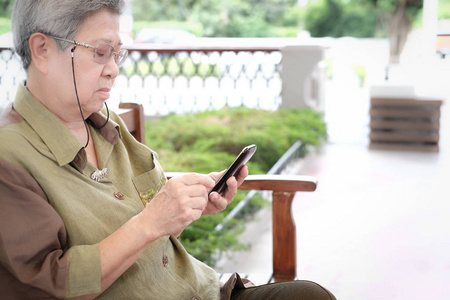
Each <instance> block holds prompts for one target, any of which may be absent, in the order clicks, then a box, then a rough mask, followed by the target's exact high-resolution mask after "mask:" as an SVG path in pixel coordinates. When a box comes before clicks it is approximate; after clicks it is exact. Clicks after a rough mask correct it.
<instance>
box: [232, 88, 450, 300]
mask: <svg viewBox="0 0 450 300" xmlns="http://www.w3.org/2000/svg"><path fill="white" fill-rule="evenodd" d="M359 92H360V93H364V91H361V90H360V91H359ZM367 97H368V95H367V93H366V94H361V95H353V97H347V99H346V100H342V101H341V102H340V103H339V104H336V106H335V107H332V106H333V103H331V104H329V106H328V108H327V109H330V108H332V110H329V111H328V112H329V113H328V114H327V115H326V119H327V122H328V126H329V129H330V130H329V132H330V135H331V136H330V141H329V143H327V144H326V145H325V146H324V147H322V148H321V149H320V150H319V151H318V152H317V153H315V154H314V155H310V156H309V158H308V159H307V160H306V161H305V162H304V163H303V164H301V166H300V167H299V171H298V172H299V173H301V174H306V175H313V176H316V177H317V178H318V180H319V185H318V189H317V191H315V192H314V193H303V194H298V195H297V196H296V197H297V198H296V199H295V201H294V204H293V213H294V218H295V221H296V225H297V251H298V256H297V257H298V276H299V277H300V278H302V279H309V280H313V281H316V282H318V283H320V284H322V285H324V286H326V287H327V288H329V289H330V290H331V291H332V292H333V293H334V294H335V295H336V296H337V298H338V299H345V300H353V299H355V300H361V299H364V300H370V299H374V300H375V299H377V300H378V299H383V300H389V299H411V300H414V299H417V300H419V299H420V300H422V299H450V142H449V141H450V119H449V118H450V109H449V105H448V104H447V105H444V106H443V107H442V116H441V132H440V133H441V141H440V147H441V151H440V153H417V152H397V151H374V150H369V149H368V147H367V144H368V143H367V133H368V129H367V122H368V120H367V109H368V105H367V103H368V99H367ZM356 99H366V100H365V101H360V102H356V101H358V100H356ZM330 105H331V107H330ZM339 107H341V108H339ZM342 107H344V108H345V107H353V110H351V111H349V110H348V109H347V110H346V109H342ZM352 115H354V116H355V117H354V118H352V117H351V116H352ZM268 220H270V214H269V213H267V212H261V214H260V215H259V216H258V218H257V221H256V222H255V224H257V225H252V224H249V227H248V228H249V230H248V232H247V233H246V236H244V237H243V238H244V239H248V241H250V243H251V244H252V249H251V251H250V252H248V253H242V254H241V255H239V256H238V257H237V258H235V259H234V260H232V261H229V263H228V264H224V266H223V268H224V269H223V270H224V271H240V272H243V273H252V272H262V271H270V270H271V251H272V250H271V247H272V241H271V232H270V228H271V224H270V222H269V221H268ZM264 261H266V262H267V263H264ZM227 268H228V269H227ZM231 268H232V269H231Z"/></svg>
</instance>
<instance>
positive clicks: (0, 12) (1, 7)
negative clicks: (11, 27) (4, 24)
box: [0, 0, 14, 17]
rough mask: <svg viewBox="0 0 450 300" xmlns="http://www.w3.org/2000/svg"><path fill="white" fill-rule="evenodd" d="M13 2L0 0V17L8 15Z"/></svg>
mask: <svg viewBox="0 0 450 300" xmlns="http://www.w3.org/2000/svg"><path fill="white" fill-rule="evenodd" d="M13 4H14V0H0V17H8V16H9V15H10V14H11V10H12V7H13Z"/></svg>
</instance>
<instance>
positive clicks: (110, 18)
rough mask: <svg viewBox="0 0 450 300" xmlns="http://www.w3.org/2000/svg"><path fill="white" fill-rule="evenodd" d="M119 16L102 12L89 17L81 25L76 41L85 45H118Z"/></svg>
mask: <svg viewBox="0 0 450 300" xmlns="http://www.w3.org/2000/svg"><path fill="white" fill-rule="evenodd" d="M119 29H120V27H119V16H118V15H116V14H114V13H111V12H110V11H108V10H102V11H100V12H97V13H95V14H93V15H91V16H89V17H87V18H86V19H85V20H84V21H83V23H81V26H80V28H79V29H78V33H77V35H76V39H78V40H80V41H82V42H85V43H94V42H97V43H100V42H102V43H108V44H112V45H116V44H117V45H118V44H119V43H120V37H119Z"/></svg>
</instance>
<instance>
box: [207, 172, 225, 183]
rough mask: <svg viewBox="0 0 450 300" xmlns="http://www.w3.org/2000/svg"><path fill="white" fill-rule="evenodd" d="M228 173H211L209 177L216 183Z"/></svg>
mask: <svg viewBox="0 0 450 300" xmlns="http://www.w3.org/2000/svg"><path fill="white" fill-rule="evenodd" d="M226 171H227V170H223V171H220V172H211V173H209V174H208V175H209V176H210V177H211V178H212V179H213V180H214V181H215V182H217V181H219V179H220V178H221V177H222V176H223V174H225V172H226Z"/></svg>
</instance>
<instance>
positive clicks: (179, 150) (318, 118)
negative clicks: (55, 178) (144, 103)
mask: <svg viewBox="0 0 450 300" xmlns="http://www.w3.org/2000/svg"><path fill="white" fill-rule="evenodd" d="M325 138H326V128H325V124H324V122H323V120H322V115H321V114H320V113H318V112H315V111H313V110H310V109H302V110H285V109H280V110H277V111H275V112H269V111H263V110H255V109H248V108H224V109H222V110H218V111H211V112H205V113H198V114H191V115H184V116H176V115H170V116H167V117H163V118H158V119H151V120H149V121H147V122H146V142H147V145H148V146H149V147H150V148H152V149H154V150H155V151H157V152H158V156H159V161H160V162H161V165H162V166H163V168H164V169H165V170H166V171H181V172H198V173H210V172H213V171H214V172H215V171H221V170H223V169H225V168H227V167H228V165H229V164H230V163H231V162H232V161H233V160H234V158H235V156H236V155H237V154H238V153H239V152H240V150H241V149H242V148H243V147H244V146H246V145H249V144H256V145H257V146H258V150H257V151H256V153H255V155H254V156H253V158H252V159H251V161H250V162H249V163H248V164H247V165H248V167H249V172H250V174H265V173H267V172H268V170H269V169H270V168H271V167H272V166H273V165H274V164H275V163H276V162H277V161H278V159H279V158H280V157H281V156H282V155H283V154H284V153H285V152H286V151H287V150H288V149H289V148H290V147H291V146H292V144H293V143H294V142H296V141H297V140H302V141H303V143H304V144H307V145H318V144H320V143H321V141H323V140H324V139H325ZM245 195H246V192H244V191H239V193H238V195H237V196H236V197H235V201H233V202H232V203H231V204H230V205H229V207H227V210H226V211H225V212H222V213H220V214H217V215H213V216H205V217H202V218H201V219H200V220H198V221H196V222H194V223H192V224H191V225H190V226H188V227H187V228H186V229H185V230H184V232H183V234H182V235H181V237H180V240H181V242H182V243H183V245H184V246H185V247H186V249H187V250H188V251H189V253H191V254H192V255H194V256H195V257H196V258H198V259H199V260H202V261H204V262H206V263H208V264H209V265H212V266H214V264H215V262H216V259H217V255H218V254H220V253H221V252H224V251H228V250H237V249H245V246H244V245H243V244H241V243H239V241H238V240H237V234H238V233H239V232H240V231H241V226H242V221H240V222H239V220H237V219H235V220H234V222H233V224H232V225H233V226H232V227H228V228H226V229H224V230H221V231H215V230H214V228H215V226H216V225H217V224H219V223H220V222H221V221H222V220H223V218H225V216H226V215H227V213H228V212H229V211H231V210H232V209H233V208H234V207H235V206H236V205H237V203H239V201H240V200H241V199H242V198H243V197H244V196H245ZM251 202H252V204H253V205H254V207H253V208H252V209H258V208H259V207H260V206H261V205H263V202H264V201H263V200H262V199H260V198H259V199H258V198H255V199H253V198H252V200H251Z"/></svg>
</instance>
